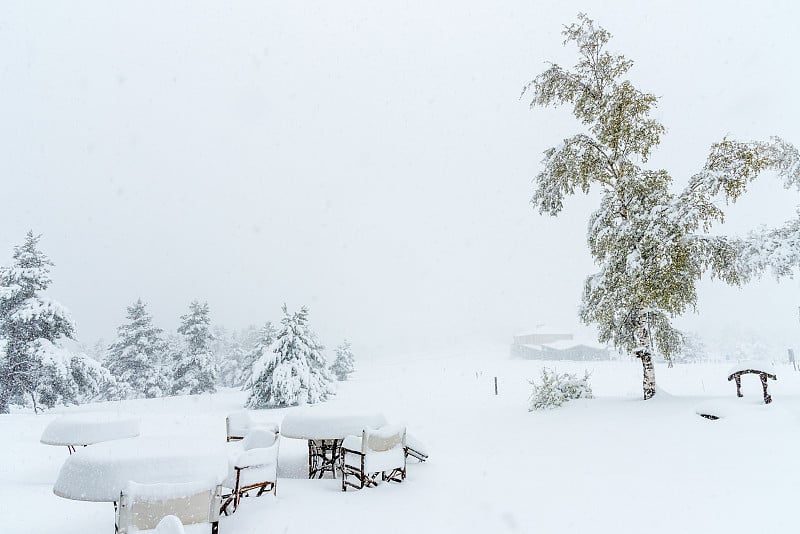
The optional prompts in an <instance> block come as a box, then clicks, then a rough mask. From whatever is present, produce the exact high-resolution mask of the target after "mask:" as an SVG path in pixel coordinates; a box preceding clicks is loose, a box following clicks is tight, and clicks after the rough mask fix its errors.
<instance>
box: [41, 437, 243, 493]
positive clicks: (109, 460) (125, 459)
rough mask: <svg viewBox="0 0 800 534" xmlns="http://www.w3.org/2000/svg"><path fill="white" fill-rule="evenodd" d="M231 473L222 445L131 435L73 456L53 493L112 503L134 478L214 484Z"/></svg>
mask: <svg viewBox="0 0 800 534" xmlns="http://www.w3.org/2000/svg"><path fill="white" fill-rule="evenodd" d="M227 474H228V461H227V456H226V454H225V449H224V447H223V446H222V444H220V445H219V446H215V445H213V444H205V446H204V444H203V443H195V442H193V441H191V440H185V439H172V440H166V439H156V438H133V439H125V440H119V441H109V442H106V443H99V444H97V445H92V446H90V447H87V448H85V449H81V450H79V451H78V452H76V453H75V454H73V455H71V456H70V457H69V458H67V460H66V461H65V462H64V465H63V466H62V467H61V471H60V472H59V474H58V479H57V480H56V483H55V484H54V486H53V492H54V493H55V494H56V495H58V496H60V497H66V498H68V499H76V500H81V501H98V502H111V501H115V500H117V499H118V498H119V494H120V491H121V490H122V489H123V488H125V487H126V486H127V485H128V482H129V481H131V480H134V481H136V482H139V483H141V484H158V483H162V482H170V483H177V482H195V481H208V483H209V484H210V486H211V487H213V486H214V485H216V484H218V483H220V482H222V480H223V479H224V478H225V477H226V476H227Z"/></svg>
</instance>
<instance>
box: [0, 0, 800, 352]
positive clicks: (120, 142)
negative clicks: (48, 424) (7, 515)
mask: <svg viewBox="0 0 800 534" xmlns="http://www.w3.org/2000/svg"><path fill="white" fill-rule="evenodd" d="M698 4H702V5H700V6H697V5H695V2H684V3H681V2H675V1H670V2H641V1H633V2H614V3H612V2H607V3H603V5H602V6H601V5H599V3H598V2H584V3H574V2H563V1H558V2H534V1H508V2H484V3H473V2H464V1H458V2H430V1H419V2H375V1H363V2H272V1H263V0H260V1H253V2H231V3H227V2H219V1H213V2H199V1H196V0H192V1H174V2H162V1H145V2H121V1H120V2H114V1H106V0H102V1H100V0H98V1H92V2H81V1H77V2H56V1H52V2H36V1H30V0H21V1H7V2H3V3H2V4H0V72H1V73H2V84H1V85H0V87H1V90H0V117H2V120H0V143H2V145H1V146H2V149H3V157H2V158H0V165H1V166H2V170H1V174H0V177H1V178H0V179H1V180H2V189H1V191H2V204H1V206H2V207H1V208H0V261H2V262H7V261H8V260H9V259H10V256H11V251H12V247H13V245H15V244H18V243H20V242H21V241H22V239H23V237H24V234H25V232H26V231H27V230H28V229H33V230H34V231H35V232H37V233H41V234H43V239H42V242H41V245H42V247H43V249H44V250H45V251H46V253H47V254H49V255H50V257H51V258H52V259H53V260H54V262H55V263H56V267H55V269H54V271H53V276H54V280H55V282H54V284H53V286H52V289H51V291H50V296H52V297H54V298H56V299H57V300H59V301H61V302H62V303H64V304H65V305H66V306H67V307H68V308H70V309H71V310H72V312H73V315H74V317H75V319H76V321H77V323H78V328H79V331H78V334H79V337H80V338H81V339H82V340H83V341H84V342H86V343H88V344H91V343H93V342H94V340H96V339H97V338H100V337H103V338H105V339H106V340H110V339H113V337H114V335H115V329H116V327H117V325H119V324H120V323H121V322H122V321H123V320H124V316H125V307H126V306H127V305H129V304H130V303H131V302H132V301H133V300H135V299H136V298H137V297H141V298H142V299H144V300H145V301H146V302H147V303H148V304H149V306H150V310H151V312H152V313H153V315H154V317H155V319H156V322H157V323H158V324H159V325H160V326H162V327H163V328H165V329H174V328H175V327H176V326H177V322H178V316H179V315H180V314H182V313H184V312H185V310H186V308H187V305H188V303H189V301H191V300H192V299H194V298H199V299H203V300H207V301H208V302H209V304H210V306H211V310H212V315H213V320H214V322H215V323H218V324H224V325H226V326H228V327H234V328H238V327H242V326H245V325H247V324H251V323H262V322H263V321H265V320H267V319H272V320H276V319H279V317H280V305H281V304H282V303H283V302H286V303H287V304H288V305H289V307H290V308H296V307H299V306H300V305H302V304H307V305H309V306H310V307H311V321H312V326H313V327H314V328H315V329H316V330H317V331H318V332H319V334H320V337H321V340H322V341H323V343H325V344H327V345H330V346H333V345H335V344H337V343H338V342H339V341H340V340H341V338H342V337H345V336H347V337H349V338H351V339H352V340H353V342H354V344H355V345H356V347H357V348H359V349H360V350H361V351H362V352H368V353H370V354H379V353H382V352H394V351H398V350H405V349H409V348H427V347H434V346H442V345H451V346H452V345H457V346H459V345H464V344H466V343H506V342H508V341H509V340H510V336H511V335H512V334H514V333H517V332H519V331H524V330H530V329H531V328H532V327H533V326H535V325H536V324H539V323H543V322H546V323H549V324H552V325H556V326H560V327H564V328H574V327H575V326H576V324H577V319H576V310H577V306H578V303H579V299H580V292H581V285H582V280H583V278H584V277H585V276H586V275H587V274H588V273H589V272H591V271H592V269H593V264H592V261H591V259H590V257H589V255H588V252H587V249H586V244H585V228H586V221H587V218H588V216H589V213H590V211H591V209H592V205H593V204H594V202H595V200H596V198H594V197H591V196H590V197H576V198H574V199H571V200H569V201H568V203H567V205H568V207H567V209H566V210H565V211H564V212H563V214H562V215H561V216H560V217H558V218H549V217H543V216H539V215H538V214H537V213H536V212H535V211H534V210H533V209H531V207H530V205H529V204H528V201H529V198H530V196H531V194H532V190H533V188H532V183H531V180H532V178H533V176H534V175H535V174H536V172H537V170H538V169H539V161H540V159H541V153H542V151H543V150H545V149H546V148H547V147H548V146H550V145H553V144H556V143H558V142H559V141H560V140H561V139H562V138H564V137H566V136H567V135H570V134H571V133H573V132H574V131H576V129H577V124H576V123H575V121H574V120H573V119H572V118H571V116H570V114H569V110H568V109H566V108H563V109H556V110H534V111H529V110H528V108H527V104H526V102H524V101H520V100H519V93H520V89H521V87H522V85H523V84H524V83H525V82H527V81H528V80H529V79H531V78H533V77H534V76H535V75H536V74H538V73H539V72H540V71H542V70H543V69H544V68H545V61H547V60H555V61H557V62H559V63H562V64H566V65H571V64H572V63H574V60H575V53H574V50H573V49H565V48H563V47H562V46H561V40H562V37H561V35H560V33H559V32H560V30H561V25H562V24H565V23H569V22H571V21H573V20H574V19H575V15H576V13H577V12H578V11H587V12H588V14H589V15H590V16H591V17H593V18H594V19H595V20H597V21H598V22H599V23H600V24H601V25H603V26H604V27H606V28H607V29H608V30H609V31H611V32H612V34H613V35H614V39H613V41H612V43H611V48H612V49H613V50H616V51H620V52H622V53H625V54H626V55H627V56H628V57H629V58H631V59H633V60H634V61H635V66H634V70H633V72H632V74H631V76H632V78H633V79H634V81H635V82H636V83H637V84H638V85H639V86H640V87H641V88H642V89H645V90H649V91H652V92H654V93H655V94H657V95H658V96H659V97H660V104H659V108H658V110H657V116H658V118H659V119H660V120H661V121H662V122H663V123H664V124H665V125H666V126H667V128H668V132H667V135H665V136H664V139H663V142H662V145H661V147H660V148H659V149H658V151H657V153H656V154H655V156H654V157H653V158H652V159H651V164H652V165H653V166H658V167H664V168H667V169H668V170H669V171H671V172H672V173H673V175H674V176H675V177H676V180H678V181H679V182H680V183H683V182H685V181H686V180H687V179H688V177H689V176H690V175H691V174H692V173H693V172H695V171H696V170H697V169H699V167H700V166H701V165H702V164H703V161H704V159H705V156H706V154H707V151H708V147H709V145H710V144H711V143H712V142H714V141H717V140H719V139H720V138H721V137H722V136H724V135H728V136H730V137H734V138H741V139H762V138H766V137H767V136H769V135H773V134H777V135H780V136H782V137H784V138H786V139H787V140H789V141H791V142H793V143H795V144H800V103H798V87H800V72H799V71H800V69H799V68H798V65H799V64H800V63H799V62H798V57H797V53H798V50H800V37H798V36H799V35H800V33H798V31H797V21H798V20H800V7H798V5H800V4H798V3H795V2H793V1H787V2H769V3H762V2H748V3H742V2H731V1H726V2H716V3H712V2H702V3H698ZM798 204H800V194H798V193H797V191H791V192H789V191H785V190H783V189H781V188H780V187H779V184H778V182H777V180H775V179H774V177H768V176H767V177H764V178H763V179H762V180H761V182H759V183H758V184H757V186H756V187H755V188H754V192H753V194H752V195H751V196H749V197H746V198H745V199H744V200H743V201H742V202H741V205H738V206H736V207H735V209H734V210H732V211H731V213H730V220H731V221H732V223H731V225H730V226H731V227H732V228H733V229H736V230H746V229H747V228H749V227H752V226H753V225H756V224H764V223H768V224H773V223H779V222H781V221H783V220H785V219H788V218H789V217H790V216H791V215H792V213H793V210H794V207H795V206H797V205H798ZM798 305H800V285H799V284H798V280H797V279H795V280H785V281H783V282H781V283H780V284H777V283H775V282H773V281H771V280H766V281H764V282H760V283H757V284H753V285H751V286H750V287H748V288H745V289H743V290H742V289H730V288H726V287H724V286H721V285H717V284H711V283H705V282H704V283H703V284H701V287H700V303H699V307H698V310H697V311H698V313H697V315H691V316H688V317H686V318H683V319H682V320H681V321H680V323H681V325H682V326H685V327H687V328H689V329H694V330H700V331H701V332H709V333H712V332H720V331H725V330H728V331H729V330H731V329H733V330H736V331H746V330H753V331H756V332H758V333H761V334H765V335H769V336H771V337H773V338H775V339H779V340H780V343H794V344H795V345H798V344H800V343H798V338H799V337H800V323H798V317H797V313H798V312H797V306H798Z"/></svg>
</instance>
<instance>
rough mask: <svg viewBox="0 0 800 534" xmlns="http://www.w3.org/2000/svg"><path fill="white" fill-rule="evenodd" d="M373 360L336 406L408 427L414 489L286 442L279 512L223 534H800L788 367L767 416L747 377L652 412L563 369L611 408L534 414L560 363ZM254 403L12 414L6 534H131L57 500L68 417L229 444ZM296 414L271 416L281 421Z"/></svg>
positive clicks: (626, 372) (623, 379)
mask: <svg viewBox="0 0 800 534" xmlns="http://www.w3.org/2000/svg"><path fill="white" fill-rule="evenodd" d="M356 363H357V366H358V368H359V371H358V372H357V373H356V375H354V377H353V379H352V380H351V381H349V382H347V383H342V384H340V387H339V393H338V395H337V396H336V397H335V398H334V399H333V400H332V401H330V403H329V404H330V405H332V406H338V407H340V408H343V409H348V408H350V407H352V408H353V409H354V410H358V411H360V412H363V411H364V410H365V409H367V410H369V411H374V410H380V411H382V412H383V413H384V414H385V415H386V416H387V418H388V419H389V420H390V421H391V422H397V423H405V424H407V425H408V428H409V432H411V433H413V434H414V435H416V436H417V437H418V438H420V439H421V440H422V441H424V442H425V443H426V444H427V446H428V449H429V452H430V454H431V457H430V460H429V461H428V462H427V463H425V464H417V463H414V462H413V461H410V462H409V468H408V478H407V480H406V481H405V482H404V483H403V484H393V483H384V484H382V485H381V486H379V487H378V488H373V489H365V490H361V491H348V492H347V493H342V492H341V491H340V482H339V480H332V479H325V480H307V479H305V478H304V476H305V471H306V469H307V463H306V461H307V460H306V451H307V449H306V444H305V442H302V441H299V440H291V439H284V440H283V441H282V443H281V450H280V466H279V482H278V496H277V498H273V497H271V496H265V497H261V498H259V499H246V500H245V501H243V504H242V506H241V507H240V508H239V511H237V513H236V514H234V515H233V516H231V517H223V518H222V520H221V522H220V532H221V533H222V534H229V533H233V534H250V533H259V534H263V533H268V532H295V533H302V534H306V533H309V534H310V533H311V532H351V531H356V530H361V529H362V528H365V527H367V528H369V529H375V528H377V529H379V530H380V531H381V532H384V533H390V532H397V533H409V532H421V533H427V532H431V533H434V532H436V533H441V532H486V533H496V532H537V533H561V532H576V533H587V532H595V533H606V532H607V533H615V534H616V533H626V532H637V533H638V532H642V531H644V532H648V533H660V532H664V533H670V534H674V533H676V532H703V533H706V532H726V533H737V532H742V533H751V532H793V531H795V530H796V523H797V520H796V518H795V510H794V506H793V504H792V503H793V502H795V500H796V499H797V498H798V493H797V488H798V484H800V482H798V481H799V480H800V373H795V372H794V371H793V370H792V369H791V367H787V366H777V368H776V372H777V374H778V380H777V382H774V381H770V393H772V396H773V398H774V402H773V404H771V405H769V406H765V405H760V404H759V402H760V401H761V390H760V384H759V383H758V379H757V377H755V376H745V377H744V378H743V391H744V394H745V397H744V399H741V400H738V401H737V400H736V399H735V386H734V384H733V383H731V382H728V381H727V380H726V378H727V371H728V369H729V367H730V365H729V364H707V365H702V364H698V365H678V366H676V367H675V368H673V369H668V368H666V366H664V365H662V366H658V367H657V369H656V372H657V377H658V382H659V386H660V388H661V391H660V392H659V394H658V395H657V397H656V398H655V399H654V400H652V401H648V402H643V401H641V400H639V398H640V394H641V385H640V384H641V370H640V367H639V366H638V365H637V364H636V363H635V362H629V361H623V362H599V363H586V364H583V363H576V362H547V363H546V364H545V365H547V366H549V367H556V368H557V369H559V370H560V371H570V372H576V373H581V374H582V372H583V370H584V369H586V368H588V369H589V370H590V371H592V373H593V374H592V386H593V388H594V393H595V395H596V397H597V398H596V399H594V400H580V401H573V402H571V403H569V404H567V405H565V406H564V407H562V408H559V409H555V410H551V411H547V412H534V413H530V412H528V411H527V405H528V395H529V392H530V386H529V385H528V383H527V380H528V379H529V378H533V377H537V376H538V371H539V368H540V367H541V366H542V365H543V362H533V361H520V360H510V359H508V357H507V351H506V349H499V350H494V351H492V350H489V351H474V352H471V353H466V352H456V351H453V352H451V353H441V352H440V353H433V354H417V355H409V356H407V357H404V358H398V359H394V360H392V361H387V360H382V361H377V360H375V361H367V362H364V361H361V362H356ZM495 376H497V377H498V379H499V395H498V396H495V395H494V387H493V377H495ZM667 392H668V393H667ZM715 399H719V400H721V401H722V402H724V403H726V404H728V403H735V404H739V405H741V406H736V405H734V406H733V409H732V410H729V413H728V417H726V418H724V419H721V420H719V421H709V420H706V419H703V418H701V417H699V416H698V415H696V413H695V407H696V406H698V405H700V404H701V403H704V402H706V403H707V402H709V401H714V400H715ZM244 400H245V394H243V393H242V392H239V391H235V390H228V391H223V392H220V393H218V394H215V395H210V396H209V395H203V396H194V397H188V396H187V397H172V398H166V399H155V400H137V401H125V402H114V403H101V404H94V405H87V406H80V407H74V408H69V409H62V410H53V411H52V412H48V413H47V414H45V415H38V416H36V415H33V414H29V413H20V412H17V413H14V414H12V415H10V416H0V436H1V437H2V438H1V439H0V458H2V460H1V461H0V503H3V506H2V509H3V514H2V515H3V522H2V527H0V532H3V533H12V534H17V533H19V534H38V533H42V534H44V533H48V534H49V533H52V532H59V533H60V534H88V533H109V534H110V533H111V532H112V531H113V523H114V519H113V509H112V506H111V505H110V504H107V503H89V502H79V501H71V500H67V499H62V498H59V497H57V496H55V495H54V494H53V493H52V485H53V482H54V481H55V479H56V476H57V474H58V471H59V468H60V466H61V464H62V463H63V461H64V460H65V458H66V457H67V450H66V448H65V447H53V446H47V445H42V444H40V443H39V437H40V435H41V433H42V430H43V429H44V427H45V426H46V425H47V423H49V422H50V421H51V420H53V419H54V418H55V417H56V415H57V414H58V413H61V412H75V411H87V410H111V411H122V412H126V413H134V414H136V415H139V416H140V417H141V419H142V435H150V436H163V435H170V436H176V435H180V436H185V437H186V438H187V439H192V440H194V441H200V440H204V439H205V440H211V441H217V442H218V441H224V439H225V414H226V413H228V412H231V411H234V410H237V409H240V408H241V407H242V405H243V403H244ZM728 408H730V406H728ZM295 409H296V408H295ZM290 410H291V409H286V410H263V411H259V412H255V414H254V418H255V419H257V420H263V421H277V422H279V421H280V420H281V418H282V417H283V416H284V415H285V414H286V413H288V412H289V411H290Z"/></svg>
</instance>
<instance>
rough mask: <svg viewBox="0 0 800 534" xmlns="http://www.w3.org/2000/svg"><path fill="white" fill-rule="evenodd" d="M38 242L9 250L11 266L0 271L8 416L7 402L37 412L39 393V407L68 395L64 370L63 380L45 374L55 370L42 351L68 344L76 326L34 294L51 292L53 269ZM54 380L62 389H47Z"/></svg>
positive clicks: (1, 381)
mask: <svg viewBox="0 0 800 534" xmlns="http://www.w3.org/2000/svg"><path fill="white" fill-rule="evenodd" d="M40 237H41V236H36V235H34V234H33V232H28V234H27V235H26V236H25V242H24V243H23V244H22V245H20V246H16V247H14V255H13V259H14V262H13V264H12V265H11V266H10V267H3V268H1V269H0V337H1V338H3V339H4V346H5V350H4V351H3V354H2V361H0V413H8V409H9V403H10V402H11V400H12V399H17V400H19V399H22V398H29V399H30V400H31V402H32V404H33V408H34V411H38V410H39V408H40V406H39V405H40V403H41V402H42V399H41V395H42V394H43V393H44V394H45V397H46V399H45V400H44V404H45V405H46V406H51V405H52V404H53V403H54V402H56V401H58V400H60V397H61V395H60V393H59V391H67V390H68V389H69V373H68V366H62V367H61V368H59V369H58V371H59V372H60V371H64V370H65V369H66V370H67V371H65V373H64V374H62V375H59V374H58V373H53V372H50V371H51V370H52V368H53V365H54V364H53V361H51V359H50V358H49V357H48V350H47V349H48V348H49V347H50V346H51V345H53V344H54V343H57V342H58V341H59V340H61V339H64V338H72V337H73V336H74V333H75V325H74V324H73V322H72V318H71V317H70V314H69V312H68V311H67V309H66V308H64V307H63V306H61V305H60V304H59V303H58V302H56V301H53V300H50V299H47V298H45V297H42V296H41V295H40V294H39V293H40V292H42V291H45V290H47V288H48V287H49V286H50V283H51V279H50V267H51V266H52V265H53V263H52V262H51V261H50V259H49V258H48V257H47V256H46V255H45V254H44V253H43V252H42V251H40V250H39V249H38V243H39V239H40ZM59 376H60V377H63V380H61V381H63V382H64V383H63V384H59V385H56V384H51V383H48V382H49V381H51V380H54V379H57V378H58V377H59ZM59 380H60V379H59ZM51 389H52V395H51V394H50V390H51ZM45 392H46V393H45ZM69 400H70V399H67V401H69Z"/></svg>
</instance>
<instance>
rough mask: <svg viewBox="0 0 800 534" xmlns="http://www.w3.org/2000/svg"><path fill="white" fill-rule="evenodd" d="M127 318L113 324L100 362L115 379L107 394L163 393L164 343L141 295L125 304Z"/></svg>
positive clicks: (166, 379)
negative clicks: (114, 337)
mask: <svg viewBox="0 0 800 534" xmlns="http://www.w3.org/2000/svg"><path fill="white" fill-rule="evenodd" d="M127 319H128V322H127V323H125V324H123V325H121V326H119V327H118V328H117V340H116V341H114V343H112V344H111V346H109V347H108V353H107V355H106V359H105V360H104V361H103V365H104V366H105V367H106V368H107V369H108V370H109V371H110V372H111V374H112V375H113V376H114V378H115V379H116V384H115V385H114V387H113V388H112V389H111V390H109V392H108V396H109V398H114V399H127V398H136V397H146V398H154V397H163V396H164V395H167V394H168V393H169V391H170V389H169V386H170V383H169V377H168V375H167V373H166V372H165V371H166V369H165V368H164V356H165V352H166V350H167V347H166V343H165V342H164V339H163V338H162V337H161V334H162V330H161V329H160V328H158V327H157V326H155V325H153V319H152V317H151V316H150V314H149V313H148V312H147V308H146V307H145V304H144V302H142V299H138V300H137V301H136V302H134V303H133V304H132V305H131V306H128V315H127Z"/></svg>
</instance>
